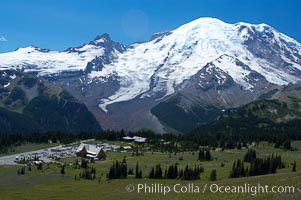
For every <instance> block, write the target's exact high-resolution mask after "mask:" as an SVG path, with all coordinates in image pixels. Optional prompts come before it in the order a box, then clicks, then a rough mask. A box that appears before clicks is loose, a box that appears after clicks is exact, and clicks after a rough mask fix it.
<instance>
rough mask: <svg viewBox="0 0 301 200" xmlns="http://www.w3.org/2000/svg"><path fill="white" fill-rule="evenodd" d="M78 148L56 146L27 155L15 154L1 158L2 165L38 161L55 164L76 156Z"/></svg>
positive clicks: (27, 153) (0, 163) (26, 153)
mask: <svg viewBox="0 0 301 200" xmlns="http://www.w3.org/2000/svg"><path fill="white" fill-rule="evenodd" d="M75 152H76V147H72V146H70V147H62V146H56V147H52V148H48V149H41V150H36V151H30V152H25V153H19V154H13V155H8V156H2V157H0V165H17V162H16V161H20V160H24V159H25V160H34V159H36V160H37V159H38V160H40V161H43V162H44V163H49V162H54V161H56V160H57V159H59V158H63V157H73V156H75Z"/></svg>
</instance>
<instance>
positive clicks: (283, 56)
mask: <svg viewBox="0 0 301 200" xmlns="http://www.w3.org/2000/svg"><path fill="white" fill-rule="evenodd" d="M0 68H1V69H8V68H9V69H11V68H13V69H16V70H22V71H24V72H31V73H32V72H34V73H36V74H37V76H39V77H41V78H43V77H44V78H47V79H49V80H52V81H54V80H55V84H58V85H60V86H62V87H64V88H66V89H67V90H68V91H69V92H70V93H72V94H73V95H75V96H76V97H77V98H79V99H81V100H82V101H84V102H85V103H86V105H87V106H88V107H89V109H90V110H91V111H92V112H93V113H94V115H95V116H96V118H97V119H98V120H99V122H100V123H101V124H102V126H103V127H105V128H114V129H119V128H125V129H129V130H134V129H139V128H141V127H144V126H148V127H152V128H153V129H155V130H157V131H161V132H162V131H163V129H164V128H166V127H168V128H173V129H177V130H179V127H177V126H176V124H179V123H181V122H183V121H186V122H187V123H186V124H187V127H185V128H184V129H181V128H180V129H181V130H180V131H184V132H185V131H189V130H190V129H191V128H192V126H194V125H196V124H198V123H206V122H208V121H210V120H213V119H214V118H215V117H217V115H218V114H219V113H220V112H221V111H222V110H224V109H228V108H232V107H237V106H240V105H244V104H247V103H249V102H252V101H254V100H256V99H258V98H259V97H260V96H261V95H263V94H265V93H267V92H269V91H271V90H273V89H275V88H279V87H281V86H282V85H287V84H289V83H296V82H298V81H301V45H300V43H298V42H297V41H295V40H294V39H292V38H290V37H288V36H286V35H284V34H282V33H280V32H278V31H277V30H275V29H274V28H272V27H270V26H268V25H266V24H258V25H255V24H248V23H243V22H239V23H236V24H228V23H225V22H223V21H221V20H219V19H215V18H200V19H196V20H194V21H192V22H190V23H187V24H185V25H182V26H180V27H179V28H177V29H175V30H173V31H169V32H163V33H158V34H155V35H153V37H152V38H151V40H150V41H148V42H144V43H134V44H132V45H129V46H125V45H122V44H120V43H117V42H114V41H112V40H111V39H110V37H109V35H108V34H103V35H102V36H97V37H96V38H95V40H93V41H91V42H89V43H87V44H84V45H82V46H80V47H75V48H69V49H68V50H66V51H63V52H58V51H51V50H47V51H42V50H41V49H39V48H33V47H27V48H21V49H18V50H16V51H14V52H9V53H3V54H0ZM66 74H69V75H68V76H66ZM70 74H72V75H70ZM158 108H160V109H158ZM163 111H164V112H163ZM191 122H192V123H191ZM182 127H184V125H183V126H182Z"/></svg>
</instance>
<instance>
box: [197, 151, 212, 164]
mask: <svg viewBox="0 0 301 200" xmlns="http://www.w3.org/2000/svg"><path fill="white" fill-rule="evenodd" d="M211 159H212V158H211V154H210V151H209V150H208V149H207V150H206V151H204V149H202V148H201V149H200V150H199V154H198V160H199V161H210V160H211Z"/></svg>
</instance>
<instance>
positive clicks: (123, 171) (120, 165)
mask: <svg viewBox="0 0 301 200" xmlns="http://www.w3.org/2000/svg"><path fill="white" fill-rule="evenodd" d="M127 176H128V170H127V164H126V158H125V157H124V158H123V160H122V162H119V161H118V160H116V161H115V162H114V163H113V165H112V166H111V167H110V170H109V173H108V175H107V177H108V178H109V179H126V178H127Z"/></svg>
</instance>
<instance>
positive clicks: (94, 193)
mask: <svg viewBox="0 0 301 200" xmlns="http://www.w3.org/2000/svg"><path fill="white" fill-rule="evenodd" d="M292 145H293V146H294V147H296V148H298V147H300V145H301V142H299V141H297V142H293V143H292ZM254 149H255V150H256V152H257V157H265V156H268V155H269V154H272V153H274V154H277V155H281V157H282V159H283V160H284V161H285V166H286V167H285V168H283V169H280V170H277V173H276V174H270V175H264V176H255V177H246V178H235V179H230V178H229V174H230V171H231V168H232V165H233V162H234V161H236V160H237V159H243V156H244V155H245V153H246V151H247V150H245V149H243V150H237V149H232V150H225V151H214V150H211V155H212V158H213V159H212V161H202V162H200V161H197V155H198V152H178V153H176V154H175V153H171V154H170V153H161V152H144V155H142V156H133V155H132V153H131V152H107V159H106V160H105V161H97V162H95V163H89V166H91V167H95V169H96V177H97V178H96V179H95V180H84V179H81V180H78V178H77V180H75V176H77V177H78V175H79V173H81V172H82V169H78V168H75V167H74V165H73V164H74V162H75V161H76V159H78V160H79V161H80V160H81V158H64V159H61V160H60V161H61V162H63V163H64V165H65V174H64V175H62V174H61V173H60V171H61V166H59V165H58V164H50V165H47V164H44V165H43V170H37V167H36V166H32V167H31V171H28V167H26V170H25V175H18V174H17V171H18V170H20V169H21V166H8V165H4V166H0V190H1V194H0V195H1V198H0V199H1V200H2V199H3V200H6V199H7V200H10V199H12V200H15V199H31V200H32V199H46V200H47V199H83V200H87V199H112V200H115V199H184V200H185V199H187V200H188V199H189V200H190V199H254V198H255V199H300V198H301V192H299V191H295V192H294V194H284V193H277V194H274V193H260V194H256V195H252V194H250V193H249V194H242V193H240V194H238V193H227V194H226V193H220V192H216V193H213V192H211V191H210V189H209V187H210V185H212V184H217V185H219V186H241V185H244V184H249V185H257V184H260V185H268V186H295V187H298V188H300V189H301V151H300V150H296V151H285V150H283V149H275V148H274V147H273V145H272V144H268V143H265V142H261V143H259V144H258V145H256V147H255V148H254ZM299 149H300V148H299ZM180 157H182V158H183V160H180V159H179V158H180ZM123 158H126V162H127V168H128V169H129V168H133V169H134V171H135V167H136V163H137V162H138V163H139V167H140V169H141V170H142V176H143V178H142V179H135V177H134V176H133V175H129V176H128V178H127V179H115V180H108V179H107V178H106V174H107V173H108V171H109V168H110V166H111V165H112V164H113V163H114V162H115V161H116V160H119V161H121V160H122V159H123ZM294 161H296V166H297V172H292V163H293V162H294ZM175 163H177V164H178V168H179V169H181V168H182V169H183V168H185V166H186V165H188V166H190V167H194V166H202V167H203V168H204V173H201V178H200V180H195V181H183V180H177V179H173V180H167V179H157V180H156V179H148V175H149V172H150V170H151V168H152V167H154V166H155V165H156V164H160V165H161V167H162V169H163V172H164V170H165V168H167V167H168V166H169V165H171V164H175ZM245 165H247V163H245ZM212 169H216V170H217V181H209V176H210V172H211V170H212ZM129 184H132V185H133V186H134V189H135V190H134V191H133V192H128V191H127V190H126V187H127V186H128V185H129ZM137 184H147V185H149V186H150V185H152V184H162V185H163V186H169V187H171V188H172V187H173V186H174V185H175V184H180V185H181V186H188V185H189V184H190V185H191V184H193V185H194V186H195V187H198V188H200V189H201V191H199V192H197V193H196V192H195V193H193V192H190V193H188V192H186V193H175V192H170V193H168V194H166V195H165V196H164V195H163V194H162V193H160V194H159V193H151V194H149V193H144V190H143V191H142V190H141V192H140V193H137ZM205 185H207V186H206V190H205V191H204V193H203V191H202V190H203V189H204V187H205Z"/></svg>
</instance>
